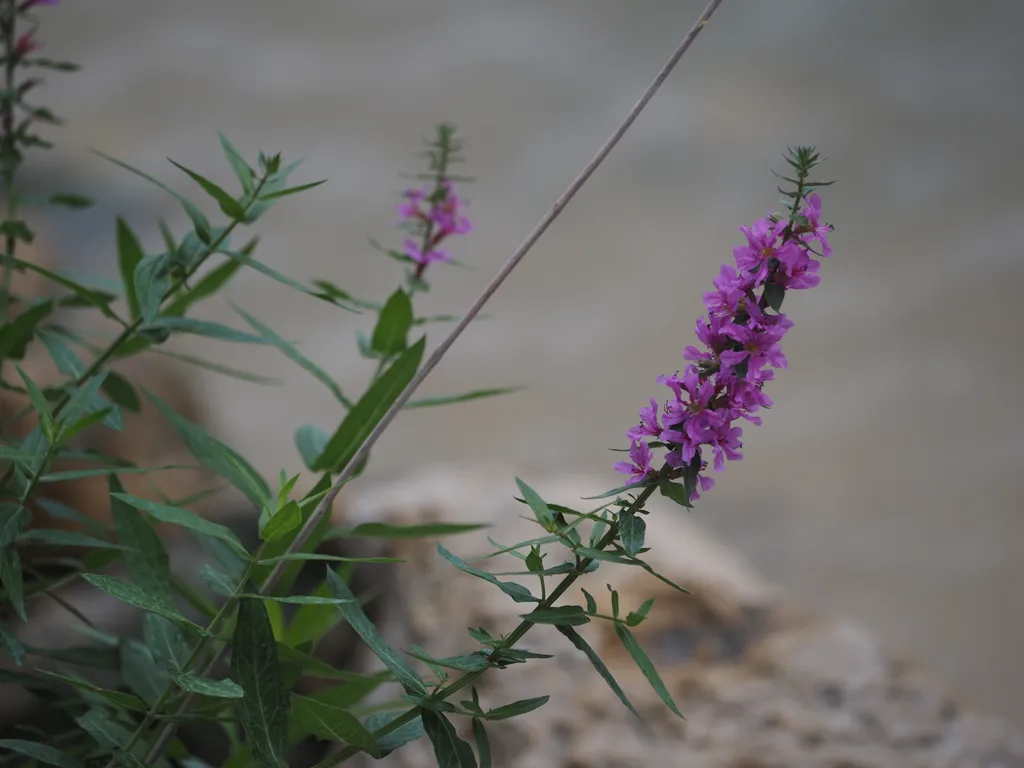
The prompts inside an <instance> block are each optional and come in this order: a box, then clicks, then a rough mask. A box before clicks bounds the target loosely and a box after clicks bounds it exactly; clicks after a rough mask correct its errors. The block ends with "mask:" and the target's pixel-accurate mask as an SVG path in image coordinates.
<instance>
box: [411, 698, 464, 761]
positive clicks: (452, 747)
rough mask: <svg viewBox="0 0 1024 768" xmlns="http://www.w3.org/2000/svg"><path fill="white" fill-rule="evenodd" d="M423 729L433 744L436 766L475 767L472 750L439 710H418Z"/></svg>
mask: <svg viewBox="0 0 1024 768" xmlns="http://www.w3.org/2000/svg"><path fill="white" fill-rule="evenodd" d="M420 717H422V718H423V729H424V730H425V731H426V732H427V738H429V739H430V743H431V744H432V745H433V746H434V757H435V758H436V759H437V765H438V768H476V758H475V757H474V756H473V750H472V748H471V747H470V746H469V744H467V743H466V742H465V741H463V740H462V739H460V738H459V736H458V734H457V733H456V732H455V727H454V726H453V725H452V724H451V723H450V722H448V718H446V717H445V716H444V715H443V714H441V713H440V712H435V711H434V710H432V709H422V708H421V710H420Z"/></svg>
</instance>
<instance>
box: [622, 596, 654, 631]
mask: <svg viewBox="0 0 1024 768" xmlns="http://www.w3.org/2000/svg"><path fill="white" fill-rule="evenodd" d="M653 607H654V598H653V597H652V598H650V599H649V600H645V601H644V604H643V605H641V606H640V607H639V608H637V609H636V610H635V611H630V612H629V614H628V615H627V616H626V626H627V627H635V626H637V625H638V624H640V623H642V622H643V620H644V619H646V618H647V614H649V613H650V612H651V608H653Z"/></svg>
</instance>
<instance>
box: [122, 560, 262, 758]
mask: <svg viewBox="0 0 1024 768" xmlns="http://www.w3.org/2000/svg"><path fill="white" fill-rule="evenodd" d="M265 546H266V544H261V545H260V548H259V549H258V550H257V551H256V554H255V555H253V557H252V559H251V560H250V561H249V565H248V566H247V567H246V569H245V574H244V575H243V576H242V578H241V579H240V580H239V581H238V583H237V584H236V585H235V590H234V592H232V593H231V595H230V596H229V597H228V598H227V599H226V600H225V601H224V602H223V603H222V604H221V606H220V609H218V611H217V613H216V614H214V617H213V618H212V619H210V623H209V624H207V625H206V633H205V634H204V635H203V636H202V637H200V638H199V642H197V643H196V646H195V648H193V649H192V653H191V654H190V655H189V657H188V659H187V660H186V661H185V663H184V665H182V668H181V671H182V673H183V674H184V673H186V672H188V671H189V669H191V668H192V665H193V664H195V663H196V661H197V660H198V659H199V656H200V655H201V654H202V653H203V651H204V650H206V644H207V643H208V642H209V640H210V637H211V636H212V635H213V630H214V628H215V627H216V626H217V624H218V623H219V622H220V620H221V619H222V618H223V617H224V615H225V614H226V613H227V612H228V610H229V609H230V608H233V607H234V604H235V601H236V600H237V599H238V596H239V595H240V594H242V593H243V592H244V591H245V587H246V586H247V585H248V583H249V578H250V577H251V576H252V571H253V569H254V568H255V567H256V564H257V563H258V562H259V559H260V555H262V554H263V548H264V547H265ZM176 689H177V685H176V684H175V683H174V682H173V681H170V682H168V683H167V685H165V686H164V689H163V690H162V691H161V692H160V695H159V696H157V698H156V701H154V702H153V704H152V706H150V708H149V711H148V712H146V715H145V717H143V718H142V722H141V723H139V725H138V727H137V728H136V729H135V732H134V733H132V735H131V738H129V739H128V741H127V742H126V743H125V744H124V746H122V747H121V749H120V752H130V751H131V749H132V747H134V746H135V745H136V744H138V742H139V739H140V738H142V735H143V734H144V733H145V732H146V730H147V729H148V728H149V727H150V726H151V725H152V724H153V722H154V721H155V720H156V719H157V718H158V717H159V712H160V709H161V708H162V707H163V706H164V704H166V703H167V700H168V699H169V698H170V696H171V694H172V693H174V691H175V690H176ZM175 714H178V713H175ZM118 757H119V755H118V753H115V754H114V755H113V756H112V757H111V758H110V760H109V761H108V762H107V765H106V768H114V766H115V765H117V761H118ZM153 759H154V758H152V757H147V758H146V762H147V763H150V762H152V761H153Z"/></svg>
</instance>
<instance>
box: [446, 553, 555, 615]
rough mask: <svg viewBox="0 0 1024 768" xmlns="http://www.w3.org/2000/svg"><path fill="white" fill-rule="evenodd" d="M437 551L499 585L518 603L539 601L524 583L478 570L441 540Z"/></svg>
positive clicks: (456, 565)
mask: <svg viewBox="0 0 1024 768" xmlns="http://www.w3.org/2000/svg"><path fill="white" fill-rule="evenodd" d="M437 552H438V554H440V555H441V557H443V558H444V559H445V560H447V561H448V562H449V563H451V564H452V565H454V566H455V567H456V568H458V569H459V570H460V571H464V572H465V573H468V574H471V575H473V576H476V577H477V578H478V579H483V580H484V581H489V582H490V583H491V584H493V585H494V586H496V587H498V589H500V590H501V591H502V592H504V593H505V594H506V595H508V596H509V597H511V598H512V599H513V600H515V601H516V602H517V603H536V602H539V601H538V599H537V598H536V597H534V596H533V595H532V594H531V593H530V590H529V589H527V588H526V587H524V586H523V585H522V584H517V583H515V582H512V581H500V580H499V579H498V578H497V577H496V576H494V575H492V574H490V573H487V572H486V571H478V570H477V569H476V568H473V567H471V566H470V565H469V564H468V563H466V561H465V560H463V559H462V558H461V557H458V556H457V555H453V554H452V553H451V552H449V551H448V550H447V549H445V548H444V547H442V546H441V544H440V542H439V543H438V544H437Z"/></svg>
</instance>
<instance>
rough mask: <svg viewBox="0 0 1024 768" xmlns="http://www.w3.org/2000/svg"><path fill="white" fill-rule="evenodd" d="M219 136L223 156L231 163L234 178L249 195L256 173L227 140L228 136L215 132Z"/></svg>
mask: <svg viewBox="0 0 1024 768" xmlns="http://www.w3.org/2000/svg"><path fill="white" fill-rule="evenodd" d="M217 135H218V136H219V137H220V146H221V148H222V149H223V150H224V157H226V158H227V160H228V163H229V164H230V165H231V170H232V171H234V172H235V178H237V179H238V183H239V184H241V185H242V191H243V192H244V193H245V194H247V195H250V194H252V191H253V189H255V187H256V174H255V173H254V172H253V170H252V168H250V167H249V165H248V163H246V162H245V159H244V158H243V157H242V153H241V152H239V151H238V150H237V149H236V148H235V145H234V144H232V143H231V142H230V141H228V137H227V136H225V135H224V134H223V133H218V134H217Z"/></svg>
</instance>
